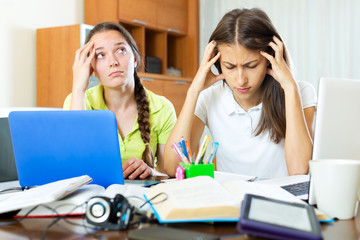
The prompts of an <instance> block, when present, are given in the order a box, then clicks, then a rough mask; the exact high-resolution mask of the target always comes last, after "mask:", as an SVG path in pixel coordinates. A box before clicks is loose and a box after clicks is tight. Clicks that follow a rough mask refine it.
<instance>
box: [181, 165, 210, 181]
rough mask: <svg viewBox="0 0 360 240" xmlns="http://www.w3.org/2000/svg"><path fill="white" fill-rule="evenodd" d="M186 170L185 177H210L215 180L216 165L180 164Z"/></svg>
mask: <svg viewBox="0 0 360 240" xmlns="http://www.w3.org/2000/svg"><path fill="white" fill-rule="evenodd" d="M179 164H180V165H181V166H182V167H183V168H184V170H185V177H186V178H191V177H196V176H210V177H212V178H214V170H215V167H214V164H212V163H211V164H197V165H195V164H191V165H189V164H185V163H182V162H181V163H179Z"/></svg>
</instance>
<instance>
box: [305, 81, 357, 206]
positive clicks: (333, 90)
mask: <svg viewBox="0 0 360 240" xmlns="http://www.w3.org/2000/svg"><path fill="white" fill-rule="evenodd" d="M359 103H360V79H359V80H355V79H339V78H321V79H320V82H319V91H318V104H317V111H316V120H315V132H314V148H313V156H312V159H336V158H337V159H339V158H340V159H359V161H360V107H359ZM309 204H316V199H315V196H314V189H313V184H312V183H311V181H310V190H309Z"/></svg>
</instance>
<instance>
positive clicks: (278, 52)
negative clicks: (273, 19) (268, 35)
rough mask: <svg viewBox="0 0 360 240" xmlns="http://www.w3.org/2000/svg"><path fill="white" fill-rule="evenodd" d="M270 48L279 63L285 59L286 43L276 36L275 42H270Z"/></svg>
mask: <svg viewBox="0 0 360 240" xmlns="http://www.w3.org/2000/svg"><path fill="white" fill-rule="evenodd" d="M269 46H270V47H271V48H272V49H273V50H274V51H275V58H276V60H277V61H280V60H281V59H283V52H284V43H283V42H282V41H280V39H279V38H277V37H276V36H274V37H273V42H270V43H269Z"/></svg>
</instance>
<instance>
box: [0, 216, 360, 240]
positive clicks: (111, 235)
mask: <svg viewBox="0 0 360 240" xmlns="http://www.w3.org/2000/svg"><path fill="white" fill-rule="evenodd" d="M11 220H12V219H1V220H0V222H6V221H11ZM53 220H54V219H50V218H48V219H46V218H39V219H34V218H33V219H24V220H23V221H21V222H20V223H16V224H14V225H10V226H1V227H0V239H41V237H42V235H43V234H44V231H45V229H46V227H47V226H49V224H51V222H52V221H53ZM67 220H69V221H71V222H72V223H75V224H78V225H72V224H69V223H67V222H66V221H65V220H64V219H62V220H60V221H59V222H57V223H56V224H54V225H53V226H51V227H50V228H49V230H48V231H47V233H46V237H45V239H108V240H111V239H128V238H127V235H128V232H129V231H131V230H133V229H136V228H137V227H138V226H137V227H131V229H129V230H126V231H98V232H96V231H93V230H91V229H86V228H85V227H84V226H83V224H84V223H85V219H84V218H81V217H76V218H74V217H73V218H67ZM155 224H157V223H156V221H154V222H152V223H145V224H142V225H141V227H146V226H150V225H155ZM167 226H170V227H175V228H181V229H188V230H193V231H199V232H204V233H211V234H216V235H219V236H221V238H222V239H239V240H240V239H256V238H254V237H252V238H251V237H248V236H246V235H242V234H239V233H238V232H237V231H236V223H215V224H209V223H181V224H167ZM322 230H323V237H324V239H325V240H327V239H346V240H352V239H359V238H360V216H359V214H358V215H357V216H356V217H355V218H353V219H351V220H342V221H335V222H334V223H331V224H322ZM96 236H97V237H96ZM100 236H103V238H99V237H100Z"/></svg>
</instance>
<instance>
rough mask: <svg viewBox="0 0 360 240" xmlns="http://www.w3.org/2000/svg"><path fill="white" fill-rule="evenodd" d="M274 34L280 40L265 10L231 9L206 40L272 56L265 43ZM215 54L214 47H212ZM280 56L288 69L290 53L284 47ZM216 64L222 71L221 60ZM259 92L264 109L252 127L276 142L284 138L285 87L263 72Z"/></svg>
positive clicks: (270, 49)
mask: <svg viewBox="0 0 360 240" xmlns="http://www.w3.org/2000/svg"><path fill="white" fill-rule="evenodd" d="M273 36H276V37H277V38H279V39H280V40H281V41H282V39H281V37H280V35H279V34H278V32H277V31H276V29H275V27H274V25H273V24H272V22H271V20H270V18H269V17H268V16H267V14H266V13H265V12H264V11H262V10H260V9H258V8H252V9H234V10H232V11H230V12H228V13H226V14H225V15H224V17H223V18H222V19H221V21H220V22H219V24H218V25H217V27H216V29H215V30H214V32H213V33H212V35H211V36H210V39H209V42H211V41H212V40H215V41H216V43H217V44H218V45H221V44H234V43H238V44H241V45H242V46H243V47H245V48H247V49H250V50H254V51H259V50H262V51H265V52H267V53H269V54H270V55H272V56H275V53H274V50H273V49H272V48H271V47H270V46H268V44H269V43H270V42H271V41H273ZM216 53H217V49H215V54H216ZM283 57H284V60H285V62H286V63H287V65H288V66H289V68H291V64H290V56H289V54H288V51H287V49H286V47H285V46H284V56H283ZM215 67H216V68H217V70H218V71H219V73H222V70H221V66H220V61H217V62H216V63H215ZM269 67H271V66H269ZM261 91H262V93H263V94H262V99H261V100H262V103H263V111H262V113H261V117H260V121H259V124H258V126H257V127H256V129H255V136H258V135H260V134H261V133H262V132H264V131H269V134H270V139H271V141H273V142H275V143H279V142H280V141H281V140H282V139H284V138H285V132H286V118H285V95H284V90H283V89H282V87H281V86H280V84H279V83H278V82H277V81H276V80H275V79H274V78H273V77H272V76H270V75H268V74H266V76H265V79H264V81H263V83H262V85H261Z"/></svg>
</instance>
